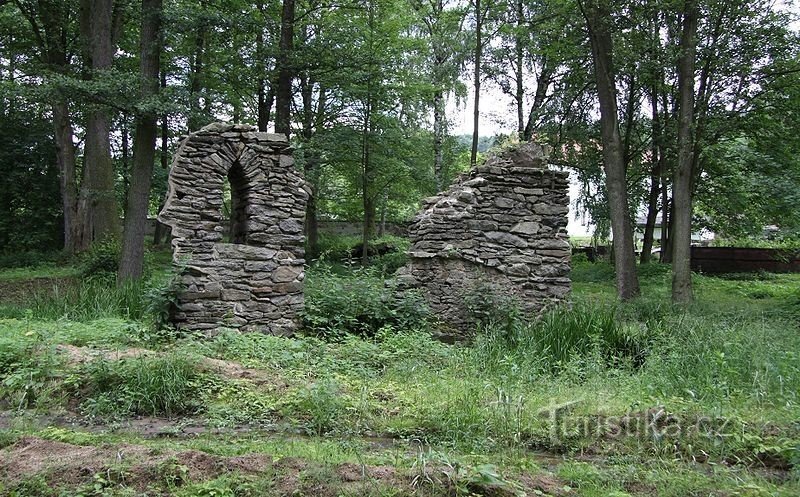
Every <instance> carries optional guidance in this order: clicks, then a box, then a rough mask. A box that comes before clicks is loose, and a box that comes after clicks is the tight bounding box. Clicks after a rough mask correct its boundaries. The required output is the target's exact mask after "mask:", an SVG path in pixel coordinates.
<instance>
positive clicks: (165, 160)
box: [153, 65, 169, 246]
mask: <svg viewBox="0 0 800 497" xmlns="http://www.w3.org/2000/svg"><path fill="white" fill-rule="evenodd" d="M160 72H161V74H160V79H161V91H164V89H165V88H166V87H167V71H166V69H165V68H164V67H163V65H162V67H161V71H160ZM168 146H169V115H168V114H167V113H164V114H161V150H160V151H159V158H160V162H161V169H163V170H165V171H166V170H168V169H169V153H168V150H167V149H168ZM164 202H166V194H165V196H164V198H162V199H161V202H160V203H159V204H158V211H159V212H161V210H162V209H163V208H164ZM166 231H167V226H166V225H165V224H163V223H161V221H159V220H158V218H156V227H155V230H154V231H153V245H155V246H159V245H161V239H162V238H164V234H165V232H166Z"/></svg>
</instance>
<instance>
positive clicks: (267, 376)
mask: <svg viewBox="0 0 800 497" xmlns="http://www.w3.org/2000/svg"><path fill="white" fill-rule="evenodd" d="M56 351H57V352H59V353H60V354H62V355H64V356H66V358H67V361H68V363H69V364H74V365H77V364H85V363H87V362H91V361H93V360H95V359H98V358H100V359H105V360H107V361H118V360H122V359H134V358H138V357H148V356H149V357H153V356H158V355H159V354H160V353H159V352H156V351H154V350H149V349H142V348H136V347H127V348H123V349H117V350H101V349H92V348H89V347H76V346H74V345H68V344H61V345H58V346H56ZM200 367H201V368H202V369H203V370H205V371H208V372H210V373H215V374H218V375H220V376H222V377H223V378H227V379H230V380H246V381H249V382H251V383H253V384H255V385H269V386H270V387H271V388H274V389H277V390H285V389H287V388H289V384H288V383H286V382H285V381H284V380H283V379H282V378H281V377H280V376H278V375H276V374H275V373H272V372H270V371H267V370H263V369H256V368H248V367H245V366H242V365H241V364H239V363H238V362H234V361H225V360H222V359H212V358H210V357H203V358H202V359H201V360H200Z"/></svg>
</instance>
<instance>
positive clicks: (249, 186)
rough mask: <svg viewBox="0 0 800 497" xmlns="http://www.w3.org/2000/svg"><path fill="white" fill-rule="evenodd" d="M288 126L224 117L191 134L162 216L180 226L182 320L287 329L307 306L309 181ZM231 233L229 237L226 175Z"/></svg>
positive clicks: (185, 324)
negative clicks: (262, 127)
mask: <svg viewBox="0 0 800 497" xmlns="http://www.w3.org/2000/svg"><path fill="white" fill-rule="evenodd" d="M291 152H292V151H291V148H290V147H289V143H288V141H287V139H286V137H285V136H284V135H281V134H274V133H262V132H258V131H257V129H256V128H255V127H252V126H248V125H240V124H237V125H234V124H223V123H215V124H210V125H208V126H206V127H204V128H203V129H201V130H200V131H197V132H195V133H192V134H190V135H189V136H188V137H186V138H185V139H184V140H183V142H182V143H181V145H180V147H179V148H178V152H177V154H176V156H175V159H174V161H173V163H172V168H171V170H170V175H169V187H168V188H169V190H168V194H167V201H166V203H165V205H164V209H163V210H162V212H161V213H160V214H159V220H160V221H161V222H162V223H164V224H166V225H169V226H170V227H171V228H172V236H173V239H172V247H173V260H174V263H175V264H176V265H177V267H179V268H181V283H182V285H181V290H180V292H179V295H178V301H177V304H176V306H175V309H174V312H173V313H172V320H173V322H174V323H175V324H176V325H177V326H178V327H180V328H184V329H189V330H199V331H205V332H207V333H212V332H213V331H214V330H215V329H216V328H218V327H222V326H224V327H232V328H239V329H241V330H243V331H260V332H265V333H271V334H288V333H292V332H294V331H295V330H296V329H297V328H298V326H299V312H300V311H301V310H302V308H303V278H304V270H303V267H304V264H305V258H304V257H305V254H304V236H303V225H304V221H305V207H306V201H307V200H308V197H309V194H310V190H309V188H308V186H307V185H306V183H305V181H304V180H303V178H302V176H301V175H300V173H299V172H298V171H297V170H296V169H295V168H294V163H293V159H292V153H291ZM226 176H227V177H228V179H229V181H230V185H231V197H232V206H231V211H232V212H231V218H232V220H231V229H230V231H231V234H230V236H231V241H232V242H234V243H226V242H224V241H223V233H225V232H226V231H227V230H226V229H225V227H224V226H223V222H224V219H223V214H222V207H223V181H224V179H225V178H226Z"/></svg>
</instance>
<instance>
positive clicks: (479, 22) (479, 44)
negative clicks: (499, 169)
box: [469, 0, 483, 167]
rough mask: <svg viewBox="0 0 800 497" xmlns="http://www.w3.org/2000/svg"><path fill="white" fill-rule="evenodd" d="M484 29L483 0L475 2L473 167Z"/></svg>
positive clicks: (476, 140)
mask: <svg viewBox="0 0 800 497" xmlns="http://www.w3.org/2000/svg"><path fill="white" fill-rule="evenodd" d="M482 29H483V14H482V13H481V0H475V78H474V85H475V99H474V103H475V107H474V109H473V112H472V151H471V152H470V157H469V163H470V165H471V166H473V167H474V166H475V164H476V163H477V161H478V138H479V135H478V133H479V130H478V124H479V122H480V117H481V112H480V100H481V57H482V53H483V41H482V40H481V30H482Z"/></svg>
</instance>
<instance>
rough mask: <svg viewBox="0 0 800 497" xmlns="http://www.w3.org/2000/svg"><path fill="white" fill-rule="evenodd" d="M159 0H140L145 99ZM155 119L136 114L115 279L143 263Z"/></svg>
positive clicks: (137, 274) (150, 84) (151, 90)
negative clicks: (123, 225)
mask: <svg viewBox="0 0 800 497" xmlns="http://www.w3.org/2000/svg"><path fill="white" fill-rule="evenodd" d="M161 8H162V0H142V27H141V39H140V62H139V72H140V78H141V97H142V98H143V99H147V98H150V97H152V96H153V95H156V94H157V93H158V87H159V78H158V73H159V65H160V64H159V58H160V53H161ZM157 135H158V122H157V116H156V113H155V112H152V111H147V112H145V113H142V114H139V115H137V116H136V135H135V136H134V156H133V171H132V174H131V189H130V193H129V194H128V209H127V215H126V216H125V232H124V233H123V237H122V257H121V259H120V264H119V273H118V274H117V282H118V283H122V282H125V281H128V280H137V279H140V278H141V277H142V270H143V266H144V234H145V227H146V225H147V211H148V208H149V206H150V185H151V181H152V177H153V163H154V162H155V155H156V137H157Z"/></svg>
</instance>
